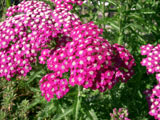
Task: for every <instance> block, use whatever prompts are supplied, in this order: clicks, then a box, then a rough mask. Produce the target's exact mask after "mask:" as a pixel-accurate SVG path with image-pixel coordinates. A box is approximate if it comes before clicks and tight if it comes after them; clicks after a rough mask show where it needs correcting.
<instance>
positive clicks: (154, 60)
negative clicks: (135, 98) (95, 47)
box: [141, 44, 160, 120]
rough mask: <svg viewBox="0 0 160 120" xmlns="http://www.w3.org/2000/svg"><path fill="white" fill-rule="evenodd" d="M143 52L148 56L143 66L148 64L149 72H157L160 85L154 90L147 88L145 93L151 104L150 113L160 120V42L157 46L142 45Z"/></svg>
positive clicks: (143, 61) (142, 62)
mask: <svg viewBox="0 0 160 120" xmlns="http://www.w3.org/2000/svg"><path fill="white" fill-rule="evenodd" d="M141 54H142V55H146V56H147V57H146V58H144V59H143V60H142V61H141V64H142V66H146V68H147V73H148V74H153V73H156V79H157V81H158V85H156V86H155V87H154V88H153V89H152V90H146V91H145V94H146V95H147V96H146V99H147V101H148V104H149V109H150V111H149V114H150V115H151V116H154V118H155V119H157V120H160V107H159V106H160V44H158V45H157V46H153V45H151V44H147V45H143V46H141Z"/></svg>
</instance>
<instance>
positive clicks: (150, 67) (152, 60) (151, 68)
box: [141, 44, 160, 82]
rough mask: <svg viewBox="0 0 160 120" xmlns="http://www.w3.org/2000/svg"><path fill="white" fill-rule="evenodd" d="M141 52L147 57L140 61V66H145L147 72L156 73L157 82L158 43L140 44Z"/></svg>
mask: <svg viewBox="0 0 160 120" xmlns="http://www.w3.org/2000/svg"><path fill="white" fill-rule="evenodd" d="M141 54H142V55H146V56H147V57H146V58H144V59H143V60H142V61H141V65H142V66H146V68H147V73H148V74H153V73H157V74H156V79H157V80H158V82H159V81H160V79H159V73H160V44H157V45H156V46H153V45H151V44H147V45H143V46H141Z"/></svg>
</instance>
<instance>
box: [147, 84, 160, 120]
mask: <svg viewBox="0 0 160 120" xmlns="http://www.w3.org/2000/svg"><path fill="white" fill-rule="evenodd" d="M145 94H146V95H147V97H146V98H147V101H148V104H149V114H150V115H151V116H153V117H154V118H155V119H156V120H160V84H158V85H156V86H155V87H154V88H153V89H152V90H146V91H145Z"/></svg>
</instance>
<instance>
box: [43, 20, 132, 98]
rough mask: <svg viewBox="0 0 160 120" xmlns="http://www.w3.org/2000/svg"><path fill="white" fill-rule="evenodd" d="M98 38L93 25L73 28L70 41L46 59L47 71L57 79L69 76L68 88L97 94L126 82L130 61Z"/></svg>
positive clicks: (117, 47) (117, 48)
mask: <svg viewBox="0 0 160 120" xmlns="http://www.w3.org/2000/svg"><path fill="white" fill-rule="evenodd" d="M100 34H102V30H101V29H99V28H98V27H97V26H96V25H95V24H93V22H90V23H87V24H83V25H80V26H78V27H75V29H74V30H73V31H72V32H71V36H72V41H71V42H67V43H66V45H65V46H64V47H58V48H57V49H56V50H55V51H54V52H53V55H51V57H50V58H49V59H48V61H47V66H48V69H49V70H51V71H54V75H55V76H57V77H60V78H62V76H63V74H64V73H66V72H68V73H70V77H69V81H68V83H69V84H70V85H71V86H74V85H81V86H83V87H84V88H91V89H94V90H95V89H98V90H100V91H101V92H104V91H105V90H106V89H107V88H108V89H111V88H112V87H113V86H114V85H115V84H116V83H117V82H119V80H121V81H122V82H126V81H127V80H128V79H130V78H131V76H132V74H133V70H132V67H133V66H134V65H135V63H134V59H133V57H132V56H131V55H130V53H129V52H128V51H127V50H126V49H125V48H124V47H122V46H120V45H118V44H114V45H113V46H112V45H111V44H109V42H108V41H107V40H105V39H103V38H102V37H100V36H99V35H100ZM42 79H43V78H42ZM41 85H42V86H43V83H41ZM41 90H42V91H43V88H42V89H41ZM44 91H47V90H44ZM51 97H52V96H51Z"/></svg>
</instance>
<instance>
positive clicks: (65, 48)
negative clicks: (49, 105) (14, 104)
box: [0, 0, 159, 101]
mask: <svg viewBox="0 0 160 120" xmlns="http://www.w3.org/2000/svg"><path fill="white" fill-rule="evenodd" d="M53 2H54V3H55V4H56V7H55V9H54V10H52V9H51V8H50V7H49V6H48V5H47V4H45V3H44V2H40V1H23V2H21V3H20V4H19V5H17V6H13V7H10V8H9V9H8V10H7V13H6V15H7V16H8V18H7V19H6V20H5V21H4V22H2V23H0V55H1V56H2V57H1V58H0V77H5V78H6V79H8V80H10V78H11V77H13V76H15V75H20V76H25V75H27V73H28V72H29V71H30V70H31V69H32V67H31V64H32V63H34V62H36V61H37V58H38V59H39V62H40V63H41V64H47V67H48V69H49V70H51V71H53V73H49V74H47V75H45V76H44V77H43V78H42V79H41V80H40V89H41V91H42V95H43V96H45V98H46V100H47V101H50V100H51V99H52V98H53V97H54V96H55V95H56V96H57V98H58V99H59V98H62V97H63V96H64V95H66V93H67V92H68V91H69V85H70V86H75V85H80V86H83V87H84V88H91V89H94V90H96V89H98V90H99V91H101V92H104V91H105V90H106V89H111V88H112V87H113V86H114V85H115V84H116V83H117V82H119V81H121V82H126V81H127V80H128V79H130V78H131V76H132V75H133V70H132V68H133V66H134V65H135V63H134V59H133V56H132V55H131V54H130V53H129V52H128V51H127V50H126V49H125V48H124V47H123V46H120V45H118V44H114V45H111V44H109V42H108V41H107V40H105V39H103V38H102V37H100V35H101V34H102V33H103V30H102V29H99V28H98V26H97V25H95V24H94V23H93V22H89V23H86V24H82V22H81V21H80V19H79V18H78V17H77V16H76V15H75V14H73V13H70V12H69V10H70V9H72V5H71V4H78V5H81V4H82V3H83V1H82V0H63V1H62V0H53ZM53 47H54V48H53ZM38 53H40V56H38ZM64 74H68V77H69V78H68V79H65V78H64ZM157 77H159V76H157Z"/></svg>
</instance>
